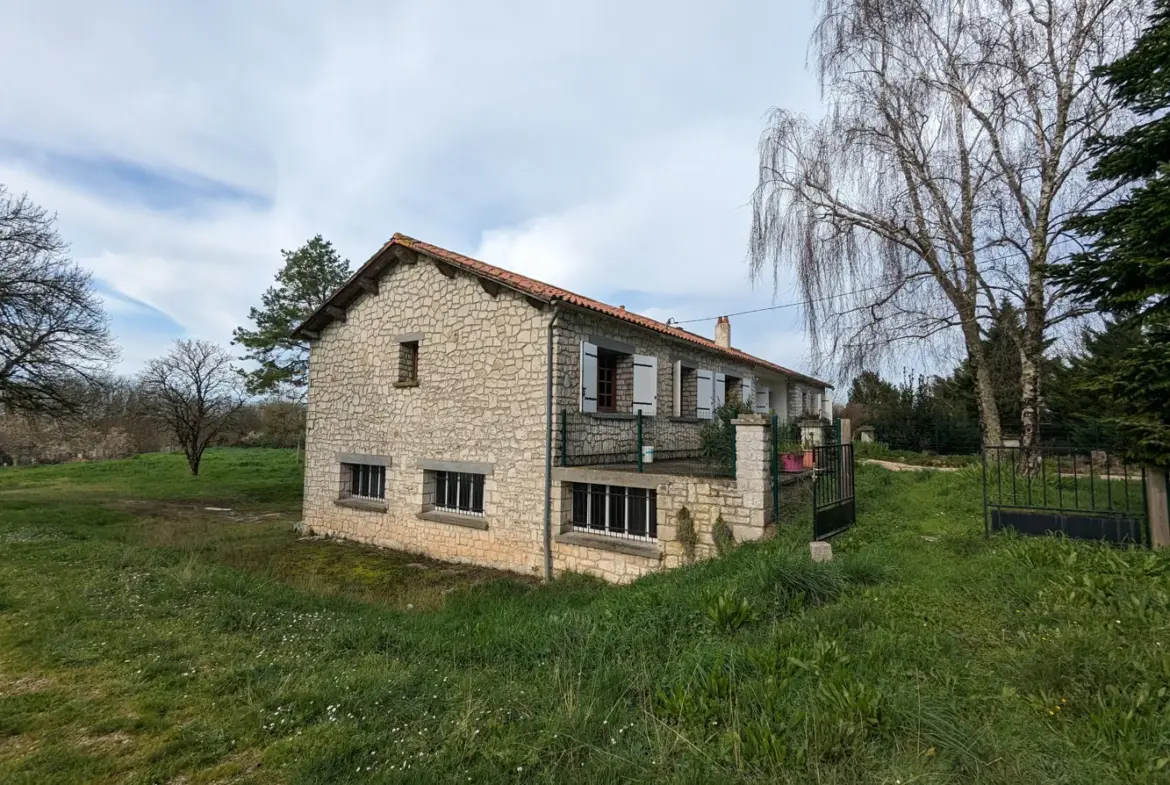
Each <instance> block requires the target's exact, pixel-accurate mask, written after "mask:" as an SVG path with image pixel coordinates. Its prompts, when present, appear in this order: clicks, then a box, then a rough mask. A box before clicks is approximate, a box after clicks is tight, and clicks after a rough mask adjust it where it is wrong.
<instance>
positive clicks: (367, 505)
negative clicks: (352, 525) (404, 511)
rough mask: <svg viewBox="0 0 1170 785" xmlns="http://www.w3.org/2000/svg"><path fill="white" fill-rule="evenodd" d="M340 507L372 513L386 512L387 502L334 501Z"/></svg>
mask: <svg viewBox="0 0 1170 785" xmlns="http://www.w3.org/2000/svg"><path fill="white" fill-rule="evenodd" d="M333 503H334V504H336V505H337V506H338V507H349V508H350V509H354V510H369V511H370V512H386V502H384V501H375V500H373V499H334V500H333Z"/></svg>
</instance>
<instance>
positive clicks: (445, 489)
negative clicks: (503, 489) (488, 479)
mask: <svg viewBox="0 0 1170 785" xmlns="http://www.w3.org/2000/svg"><path fill="white" fill-rule="evenodd" d="M424 482H425V495H426V496H427V497H428V498H426V499H425V502H426V506H427V508H429V509H431V510H434V511H435V512H445V513H450V514H452V515H474V516H480V517H482V516H483V515H484V507H483V497H484V493H483V487H484V475H482V474H471V473H469V472H447V471H434V472H430V471H429V472H426V476H425V480H424Z"/></svg>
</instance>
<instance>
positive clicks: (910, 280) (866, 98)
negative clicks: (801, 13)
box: [749, 0, 1143, 448]
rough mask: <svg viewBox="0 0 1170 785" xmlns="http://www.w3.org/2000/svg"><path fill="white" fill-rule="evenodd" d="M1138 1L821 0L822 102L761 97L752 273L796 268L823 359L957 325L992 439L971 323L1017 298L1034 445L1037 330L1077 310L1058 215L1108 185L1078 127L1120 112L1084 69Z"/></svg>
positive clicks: (1090, 200) (853, 363) (990, 318)
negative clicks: (1058, 269)
mask: <svg viewBox="0 0 1170 785" xmlns="http://www.w3.org/2000/svg"><path fill="white" fill-rule="evenodd" d="M1142 6H1143V4H1142V3H1141V2H1140V1H1139V0H823V2H822V3H821V7H820V20H819V23H818V25H817V27H816V30H815V33H814V35H813V40H812V46H813V50H814V52H815V57H816V66H817V70H818V72H819V75H820V79H821V85H822V90H823V93H824V96H825V100H826V102H827V110H828V111H827V113H826V116H825V117H824V119H823V120H820V121H818V122H812V121H810V120H807V119H805V118H802V117H797V116H794V115H793V114H791V113H789V112H786V111H783V110H776V111H774V113H773V115H772V117H771V119H770V122H769V126H768V128H767V130H766V131H765V133H764V135H763V138H762V140H761V144H760V168H759V185H758V188H757V190H756V192H755V194H754V197H753V212H754V217H753V226H752V234H751V243H750V251H749V257H750V261H751V263H752V269H753V272H754V274H755V275H756V276H760V275H762V274H763V273H764V272H765V271H766V270H769V269H770V270H771V271H772V272H773V274H774V275H778V271H779V269H780V267H781V266H783V265H787V264H791V265H792V266H793V267H794V268H795V273H796V276H797V279H798V281H799V283H800V286H801V289H802V291H803V294H804V295H805V297H804V299H806V300H810V301H813V303H812V304H811V305H809V306H808V307H807V308H806V313H805V316H806V322H807V329H808V330H809V332H810V334H811V337H812V340H813V342H814V351H815V352H816V353H817V354H818V356H819V357H821V358H822V359H823V358H825V357H826V355H828V356H831V357H832V358H834V361H835V362H836V363H838V364H839V366H840V370H842V371H845V372H855V371H857V370H859V369H861V368H864V367H867V366H871V365H874V364H877V363H880V362H881V361H882V360H883V359H885V358H886V357H888V356H889V353H890V352H891V351H892V350H893V351H897V350H899V347H901V346H902V345H903V344H904V342H907V341H913V342H918V344H919V346H924V345H928V346H935V347H938V346H943V345H946V344H947V343H948V342H952V341H955V340H956V339H958V340H959V341H960V342H961V345H962V346H963V347H964V349H965V352H966V356H967V358H968V359H969V360H970V364H971V368H972V371H973V375H974V377H975V384H976V397H977V399H978V404H979V411H980V416H981V420H982V424H983V430H984V439H985V441H986V442H987V443H999V442H1000V441H1001V438H1002V425H1001V422H1000V416H999V411H998V409H997V407H996V404H995V396H994V387H993V382H992V377H991V374H990V373H989V370H988V367H987V358H986V356H985V348H984V340H985V338H986V334H987V329H988V327H989V326H990V325H991V324H992V323H993V322H994V321H995V319H996V317H997V315H999V314H1000V313H1002V312H1003V311H1004V309H1005V308H1006V307H1007V306H1009V305H1010V306H1013V307H1014V308H1016V309H1017V310H1018V311H1019V312H1020V313H1021V314H1022V318H1021V319H1020V320H1019V322H1020V324H1019V328H1018V329H1017V330H1015V331H1014V333H1013V340H1014V341H1015V343H1016V345H1017V347H1018V350H1019V352H1020V359H1021V366H1022V369H1023V372H1022V401H1021V403H1022V408H1023V414H1022V418H1021V424H1020V427H1021V437H1022V444H1023V445H1024V446H1025V447H1028V448H1031V447H1032V446H1033V445H1034V443H1035V439H1036V427H1037V423H1038V419H1039V416H1040V413H1041V410H1042V390H1041V389H1040V373H1039V368H1040V362H1041V359H1042V355H1043V351H1044V346H1045V336H1046V333H1047V332H1049V331H1051V330H1052V329H1053V328H1055V327H1056V326H1057V325H1059V324H1061V323H1062V322H1064V321H1066V320H1068V319H1072V318H1075V317H1077V316H1079V315H1081V314H1083V313H1084V311H1082V310H1078V308H1077V307H1076V306H1073V305H1072V304H1071V302H1070V300H1069V299H1068V298H1067V297H1066V296H1065V293H1064V291H1063V290H1062V289H1060V288H1058V287H1055V286H1053V284H1052V283H1051V282H1050V280H1049V279H1048V277H1047V274H1046V267H1047V265H1048V264H1049V263H1050V262H1053V261H1056V260H1057V259H1058V258H1060V257H1063V256H1065V255H1067V254H1068V253H1070V252H1071V250H1072V249H1073V248H1074V247H1075V245H1076V238H1075V237H1074V236H1073V235H1072V233H1071V232H1070V230H1069V228H1068V221H1069V219H1071V218H1072V217H1073V216H1075V215H1076V214H1078V213H1080V212H1083V211H1085V210H1088V209H1092V208H1094V207H1095V206H1098V205H1099V204H1100V203H1101V202H1102V201H1103V200H1106V199H1108V198H1109V197H1110V196H1111V193H1110V188H1111V187H1110V186H1109V185H1108V184H1103V183H1099V182H1090V181H1089V180H1088V179H1087V176H1086V175H1087V172H1088V169H1089V167H1090V166H1091V164H1092V161H1091V159H1090V157H1089V155H1088V151H1087V149H1086V143H1087V142H1088V141H1089V140H1090V139H1092V138H1093V137H1094V136H1096V135H1098V134H1100V133H1102V132H1105V131H1109V130H1112V129H1113V128H1114V127H1115V126H1117V125H1118V124H1122V123H1125V122H1127V117H1126V115H1125V113H1124V112H1122V111H1121V110H1120V108H1119V106H1118V104H1117V102H1116V101H1115V100H1114V98H1113V96H1112V95H1111V94H1110V93H1109V92H1108V90H1107V89H1106V87H1105V85H1103V84H1102V83H1101V82H1099V81H1098V80H1097V79H1096V78H1095V77H1094V75H1093V69H1094V68H1095V67H1097V66H1099V65H1103V64H1105V63H1108V62H1111V61H1112V60H1113V59H1114V58H1115V57H1116V56H1118V55H1119V54H1121V53H1122V52H1124V51H1125V50H1126V48H1127V46H1128V45H1129V42H1130V41H1131V40H1132V38H1133V36H1134V35H1135V33H1136V31H1137V30H1138V27H1139V25H1140V23H1141V19H1142V13H1141V12H1142ZM821 328H824V329H825V330H826V332H827V335H828V337H829V341H828V342H827V343H822V342H821V336H820V332H819V330H820V329H821Z"/></svg>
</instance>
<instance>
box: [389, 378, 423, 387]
mask: <svg viewBox="0 0 1170 785" xmlns="http://www.w3.org/2000/svg"><path fill="white" fill-rule="evenodd" d="M394 386H395V387H397V388H398V389H400V390H401V389H403V388H406V387H418V379H411V380H409V381H405V382H394Z"/></svg>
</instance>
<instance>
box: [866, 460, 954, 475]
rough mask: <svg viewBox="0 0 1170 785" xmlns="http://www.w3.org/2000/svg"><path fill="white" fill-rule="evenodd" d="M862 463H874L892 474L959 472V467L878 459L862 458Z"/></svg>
mask: <svg viewBox="0 0 1170 785" xmlns="http://www.w3.org/2000/svg"><path fill="white" fill-rule="evenodd" d="M861 462H862V463H872V464H873V465H874V466H880V467H882V468H883V469H889V470H890V471H892V472H957V471H958V470H959V469H958V467H957V466H915V465H914V464H911V463H897V462H896V461H879V460H878V459H877V458H862V459H861Z"/></svg>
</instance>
